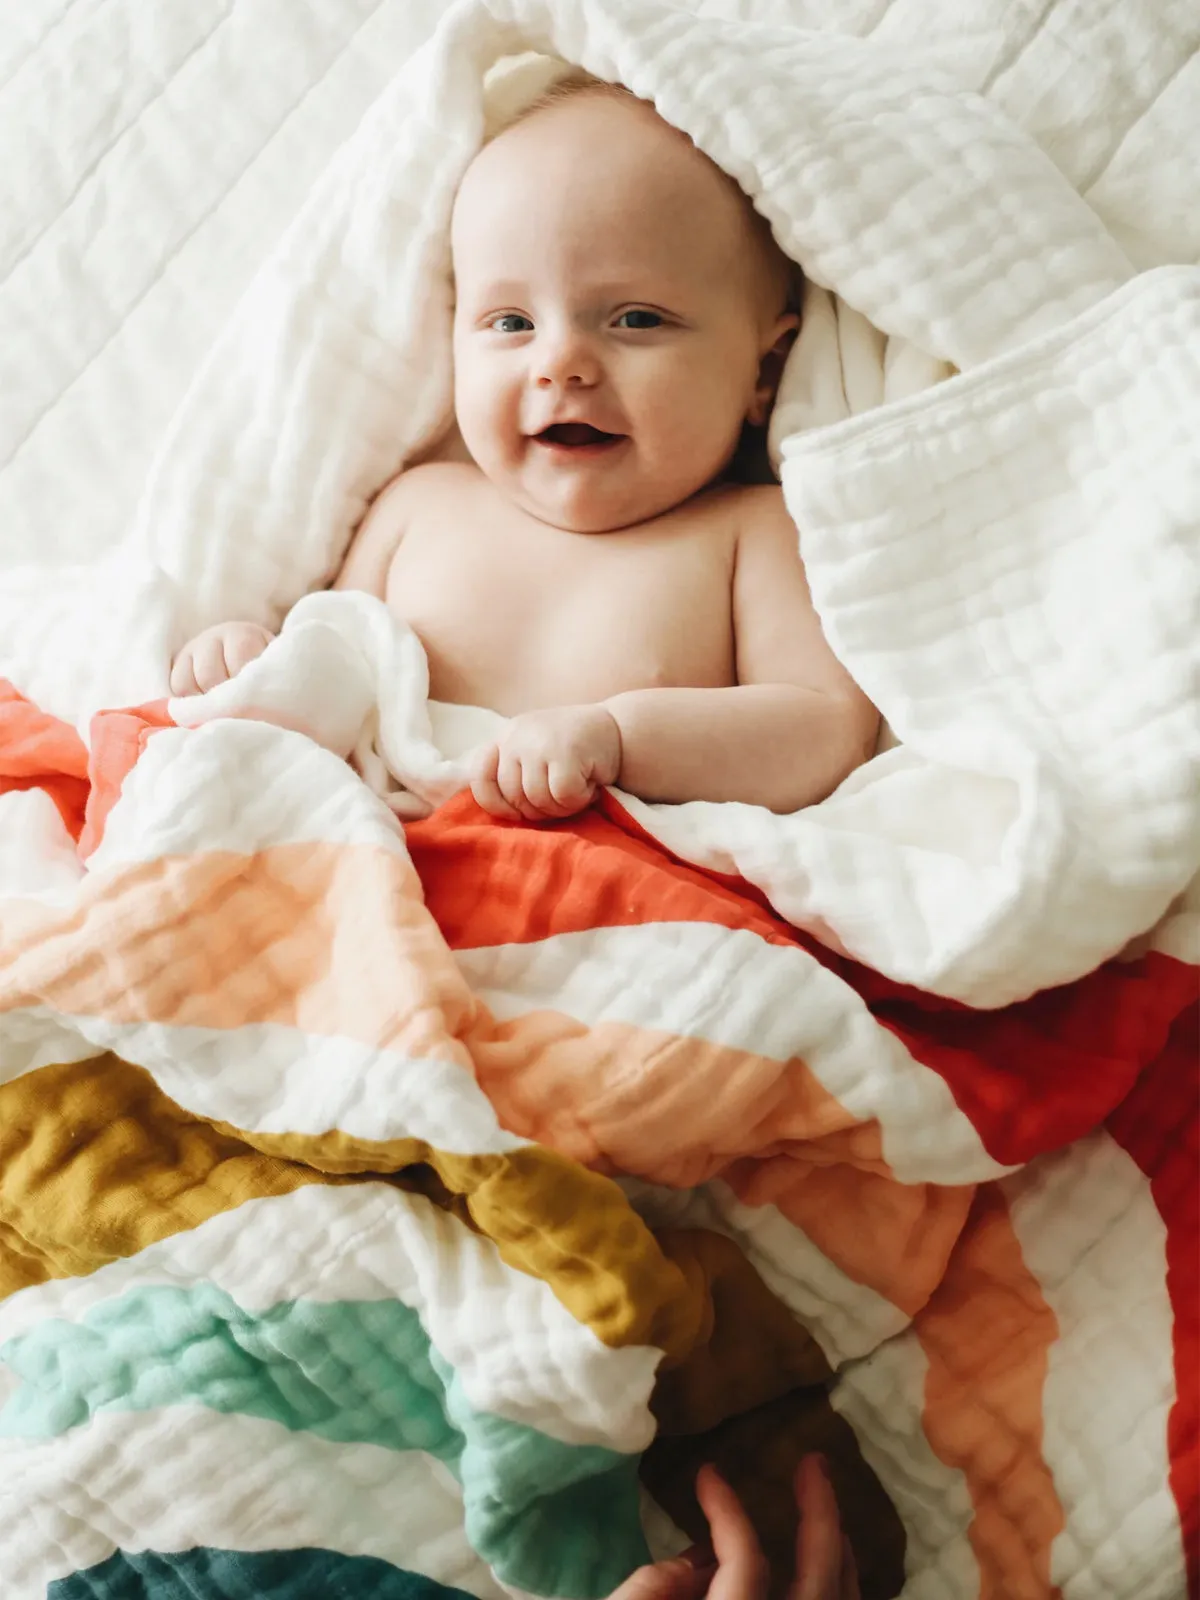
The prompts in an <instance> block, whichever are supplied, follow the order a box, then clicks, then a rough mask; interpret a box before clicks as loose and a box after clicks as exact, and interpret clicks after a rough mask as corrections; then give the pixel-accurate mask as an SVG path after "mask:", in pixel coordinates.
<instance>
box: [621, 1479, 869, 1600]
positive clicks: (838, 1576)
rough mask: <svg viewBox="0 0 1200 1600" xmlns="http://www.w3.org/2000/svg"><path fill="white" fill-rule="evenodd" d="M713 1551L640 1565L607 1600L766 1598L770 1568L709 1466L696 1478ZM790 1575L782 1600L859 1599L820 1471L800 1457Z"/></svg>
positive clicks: (844, 1542) (832, 1502)
mask: <svg viewBox="0 0 1200 1600" xmlns="http://www.w3.org/2000/svg"><path fill="white" fill-rule="evenodd" d="M696 1493H697V1495H698V1497H699V1500H700V1505H701V1508H702V1510H703V1511H704V1515H705V1516H706V1517H707V1518H708V1525H709V1530H710V1532H711V1534H712V1549H711V1551H706V1550H703V1549H701V1548H699V1547H698V1548H696V1549H694V1550H690V1551H688V1552H687V1554H686V1555H684V1556H679V1557H676V1559H675V1560H673V1561H659V1562H657V1563H656V1564H655V1565H654V1566H651V1567H640V1568H639V1569H638V1571H637V1572H635V1573H633V1574H632V1576H630V1577H629V1578H627V1579H626V1580H625V1582H624V1583H623V1584H622V1585H621V1587H620V1588H619V1589H617V1590H616V1591H615V1593H614V1594H613V1595H612V1596H611V1600H701V1597H702V1596H707V1597H708V1600H766V1596H767V1593H768V1590H769V1587H770V1578H771V1574H770V1569H769V1568H768V1566H767V1560H766V1557H765V1556H764V1555H763V1552H762V1547H761V1546H760V1544H759V1542H758V1539H757V1537H756V1536H755V1532H754V1528H753V1526H752V1524H751V1522H750V1519H749V1517H747V1515H746V1513H745V1511H744V1510H743V1508H742V1505H741V1502H740V1501H739V1500H738V1497H737V1496H736V1495H735V1494H734V1492H733V1490H732V1489H731V1488H730V1487H729V1485H728V1484H727V1483H726V1482H725V1480H724V1479H723V1478H722V1477H720V1475H719V1474H718V1473H717V1472H716V1470H715V1469H714V1468H713V1467H705V1468H704V1469H703V1471H702V1472H701V1473H700V1476H699V1478H698V1479H697V1480H696ZM796 1508H797V1510H798V1512H799V1516H800V1526H799V1529H798V1531H797V1535H796V1575H795V1577H794V1578H793V1580H792V1583H791V1585H790V1586H789V1588H788V1591H787V1600H859V1588H858V1575H857V1573H856V1571H855V1566H854V1557H853V1555H852V1553H851V1550H850V1545H849V1542H848V1541H847V1540H846V1538H845V1537H844V1536H843V1534H842V1528H841V1522H840V1520H839V1518H838V1509H837V1501H836V1499H835V1498H834V1493H833V1486H832V1484H831V1483H830V1482H829V1477H828V1475H827V1473H826V1471H825V1468H824V1465H823V1463H822V1462H821V1460H820V1458H819V1457H817V1456H806V1457H805V1458H804V1460H803V1461H802V1462H801V1463H800V1467H799V1470H798V1472H797V1473H796Z"/></svg>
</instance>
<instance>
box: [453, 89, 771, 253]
mask: <svg viewBox="0 0 1200 1600" xmlns="http://www.w3.org/2000/svg"><path fill="white" fill-rule="evenodd" d="M455 223H456V233H457V232H459V231H465V230H468V229H469V231H470V233H471V234H472V235H474V236H475V238H478V236H479V234H480V233H482V234H483V235H484V236H485V237H488V236H492V237H495V236H497V235H503V234H507V233H508V232H510V231H519V230H520V229H522V228H527V229H530V230H533V231H535V232H536V230H537V229H538V228H553V227H555V226H556V225H557V226H562V227H568V226H569V227H571V228H573V229H575V230H576V231H577V232H578V231H581V230H585V229H586V230H589V231H590V232H591V233H592V235H593V236H594V237H596V238H598V239H599V238H606V239H609V240H610V241H611V239H612V238H613V235H614V234H620V235H622V236H623V238H624V240H625V242H626V243H627V244H628V245H629V246H630V247H631V248H636V247H637V246H638V245H639V244H640V246H641V247H642V249H643V251H644V252H646V253H648V254H659V253H661V250H662V247H663V246H664V244H669V243H671V242H672V241H673V242H674V243H675V244H676V245H677V246H678V247H679V248H680V249H685V250H686V249H689V248H692V249H695V248H698V247H703V251H704V254H706V255H707V254H708V253H709V252H710V250H716V251H718V252H719V253H721V254H728V253H729V252H730V250H731V249H732V250H734V251H736V250H737V248H738V246H739V244H745V243H746V242H748V239H749V235H750V234H751V233H752V232H753V229H754V217H753V212H752V208H751V206H750V202H749V200H748V199H747V198H746V196H745V195H744V194H743V193H742V191H741V190H740V189H739V188H738V187H737V185H736V184H735V183H734V182H733V180H732V179H731V178H729V177H728V176H727V175H726V174H725V173H724V172H722V171H721V170H720V168H718V167H716V166H715V165H714V163H713V162H711V161H710V160H709V159H708V157H707V156H705V155H703V154H702V153H701V152H700V151H699V150H698V149H697V148H696V146H695V145H694V144H693V143H692V142H691V140H690V139H689V138H688V137H687V136H686V134H683V133H681V132H680V131H679V130H678V129H677V128H674V127H672V126H671V125H670V124H669V123H667V122H666V121H664V120H663V118H662V117H660V116H659V115H658V113H657V112H656V111H655V109H654V107H653V106H650V105H648V104H647V103H646V102H644V101H641V100H637V99H635V98H634V96H633V95H631V94H629V93H627V92H625V91H621V90H617V89H612V88H608V87H607V86H606V87H605V88H604V89H603V90H600V91H597V90H580V91H577V92H575V93H573V94H571V95H569V96H568V97H565V98H562V99H557V100H551V101H550V102H549V103H548V104H546V105H544V106H541V107H535V109H533V110H532V111H531V112H529V113H527V114H525V115H523V116H522V117H520V118H519V119H518V120H517V121H516V122H515V123H514V124H512V125H510V126H509V127H508V128H506V129H505V130H503V131H502V132H501V133H500V134H498V135H497V136H496V138H495V139H493V140H492V141H491V142H490V143H489V144H487V145H485V146H484V148H483V149H482V150H481V151H480V153H479V154H478V155H477V156H476V158H475V160H474V161H473V162H472V163H471V165H470V167H469V168H468V170H467V173H466V174H465V176H464V178H463V181H462V184H461V186H460V189H459V193H458V197H457V199H456V204H455Z"/></svg>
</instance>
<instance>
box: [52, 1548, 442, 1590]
mask: <svg viewBox="0 0 1200 1600" xmlns="http://www.w3.org/2000/svg"><path fill="white" fill-rule="evenodd" d="M46 1600H470V1597H469V1596H467V1595H464V1594H463V1591H462V1590H461V1589H450V1588H447V1587H446V1585H445V1584H441V1583H435V1582H434V1581H433V1579H432V1578H425V1577H422V1576H421V1574H420V1573H417V1572H404V1571H403V1570H402V1569H401V1568H400V1567H393V1566H392V1565H391V1563H390V1562H387V1561H378V1560H376V1558H375V1557H374V1556H343V1555H338V1554H337V1552H336V1551H333V1550H264V1551H261V1552H259V1553H258V1554H256V1555H247V1554H244V1553H243V1552H242V1551H240V1550H182V1551H180V1552H179V1553H178V1554H177V1555H159V1554H158V1552H157V1551H154V1550H138V1551H133V1552H130V1551H126V1550H118V1551H117V1552H116V1554H115V1555H112V1556H109V1558H108V1560H107V1561H102V1562H101V1563H100V1564H99V1566H95V1567H88V1568H87V1570H86V1571H85V1572H73V1573H72V1574H71V1576H70V1577H69V1578H56V1579H55V1581H54V1582H53V1583H52V1584H50V1586H49V1587H48V1588H47V1590H46Z"/></svg>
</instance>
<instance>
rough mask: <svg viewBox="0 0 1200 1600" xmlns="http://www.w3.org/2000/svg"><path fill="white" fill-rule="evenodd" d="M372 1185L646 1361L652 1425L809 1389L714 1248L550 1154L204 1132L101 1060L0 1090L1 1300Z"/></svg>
mask: <svg viewBox="0 0 1200 1600" xmlns="http://www.w3.org/2000/svg"><path fill="white" fill-rule="evenodd" d="M380 1177H384V1178H386V1179H388V1180H389V1181H391V1182H394V1183H397V1184H399V1185H402V1186H403V1187H405V1188H414V1187H416V1188H420V1189H421V1190H422V1191H423V1192H424V1193H426V1194H427V1195H428V1196H429V1197H430V1198H431V1199H433V1200H434V1201H435V1202H437V1203H439V1204H441V1205H443V1206H445V1207H446V1208H447V1209H451V1210H454V1211H456V1212H457V1213H458V1214H459V1215H460V1216H461V1217H462V1218H463V1219H464V1220H465V1221H467V1222H468V1223H469V1225H471V1226H473V1227H474V1228H476V1229H477V1230H478V1231H479V1232H480V1233H481V1234H483V1235H484V1236H486V1237H487V1238H489V1239H491V1240H492V1241H493V1242H494V1243H495V1245H496V1247H497V1249H498V1250H499V1252H500V1255H501V1257H502V1258H503V1260H504V1261H505V1262H506V1263H507V1264H508V1265H509V1266H510V1267H513V1268H514V1269H516V1270H518V1271H521V1272H525V1273H528V1274H529V1275H531V1276H534V1277H537V1278H540V1279H542V1280H543V1281H545V1282H546V1283H547V1284H548V1285H549V1287H550V1289H551V1291H552V1292H553V1293H554V1294H555V1295H556V1297H557V1298H558V1299H559V1301H560V1302H561V1303H562V1304H563V1305H564V1306H565V1307H566V1308H567V1310H569V1311H570V1312H571V1314H572V1315H573V1316H574V1317H575V1318H576V1319H577V1320H578V1321H579V1322H581V1323H584V1324H585V1325H586V1326H588V1327H589V1328H591V1330H592V1331H593V1332H594V1333H595V1334H596V1336H597V1337H598V1338H599V1339H600V1340H601V1341H602V1342H603V1343H605V1344H607V1345H609V1346H610V1347H613V1348H617V1347H623V1346H629V1345H651V1346H654V1347H656V1348H658V1349H660V1350H662V1351H663V1352H664V1353H665V1355H666V1358H667V1362H666V1365H667V1368H668V1369H671V1368H674V1369H676V1370H674V1371H672V1372H671V1373H670V1376H669V1378H666V1379H664V1387H663V1388H662V1389H661V1390H660V1399H659V1405H660V1408H661V1409H660V1414H663V1415H668V1414H669V1415H670V1416H671V1417H672V1418H673V1419H674V1421H675V1423H676V1424H677V1425H681V1426H684V1427H686V1428H688V1429H689V1430H692V1429H694V1428H695V1427H697V1426H699V1427H703V1426H707V1425H709V1424H710V1423H711V1421H712V1420H713V1418H714V1417H716V1416H723V1415H728V1414H729V1413H730V1412H731V1411H735V1410H738V1409H742V1408H744V1407H745V1406H747V1405H757V1404H759V1403H760V1402H761V1401H762V1400H765V1399H769V1398H771V1397H772V1396H773V1395H775V1394H778V1393H780V1392H782V1390H781V1386H782V1389H786V1388H790V1387H793V1386H794V1385H795V1384H797V1383H812V1382H820V1381H822V1380H823V1379H824V1377H825V1376H826V1373H827V1369H826V1367H825V1364H824V1360H823V1358H822V1357H821V1354H820V1351H819V1350H818V1348H817V1346H816V1344H815V1343H814V1342H813V1340H812V1339H811V1338H810V1337H809V1335H808V1334H807V1333H806V1332H805V1331H804V1330H803V1329H802V1328H801V1327H800V1326H799V1325H798V1324H797V1323H796V1322H795V1320H794V1319H793V1318H792V1317H791V1315H790V1313H788V1312H787V1311H786V1309H785V1308H784V1307H783V1306H782V1305H780V1304H779V1303H778V1302H777V1301H776V1300H775V1299H774V1297H773V1296H772V1295H771V1294H770V1293H769V1291H768V1290H767V1289H766V1288H765V1287H764V1286H763V1284H762V1283H761V1281H760V1280H759V1279H758V1277H757V1275H756V1274H755V1273H754V1271H753V1269H752V1268H751V1267H750V1265H749V1264H748V1263H747V1262H746V1261H745V1259H744V1258H743V1257H742V1255H741V1253H740V1252H739V1251H738V1250H737V1248H736V1246H734V1245H733V1244H732V1243H730V1241H728V1240H726V1239H723V1238H721V1237H719V1236H717V1235H714V1234H708V1233H704V1232H701V1231H695V1230H693V1231H680V1232H676V1233H673V1234H670V1235H667V1236H664V1238H663V1239H662V1240H659V1239H657V1238H656V1237H655V1235H654V1234H653V1233H652V1232H651V1231H650V1230H649V1228H648V1227H647V1226H646V1225H645V1224H644V1223H643V1222H642V1220H641V1218H640V1217H638V1215H637V1214H636V1212H634V1211H633V1209H632V1207H631V1206H630V1205H629V1203H628V1201H627V1200H626V1198H625V1196H624V1194H623V1193H622V1192H621V1190H620V1189H619V1188H618V1187H617V1185H616V1184H614V1183H612V1182H611V1181H610V1180H609V1179H607V1178H605V1177H603V1176H601V1175H600V1174H598V1173H594V1172H589V1171H588V1170H587V1169H586V1168H583V1167H581V1166H579V1165H578V1164H577V1163H575V1162H573V1161H570V1160H568V1159H567V1158H566V1157H564V1156H560V1155H558V1154H556V1153H555V1152H553V1151H550V1150H545V1149H543V1148H541V1147H539V1146H527V1147H524V1148H521V1149H518V1150H516V1151H513V1152H510V1153H509V1154H507V1155H488V1156H463V1155H455V1154H450V1153H448V1152H446V1151H442V1150H438V1149H435V1148H433V1147H432V1146H430V1145H428V1144H426V1143H425V1142H423V1141H420V1140H415V1139H411V1140H399V1141H393V1142H391V1143H388V1144H380V1143H373V1142H371V1141H368V1140H362V1139H357V1138H353V1137H351V1136H349V1135H347V1134H345V1133H342V1132H337V1131H335V1132H331V1133H327V1134H323V1135H317V1136H311V1135H299V1134H262V1133H257V1132H255V1133H248V1132H246V1131H244V1130H240V1129H237V1128H233V1127H230V1126H225V1125H216V1126H214V1125H213V1124H211V1123H209V1122H206V1121H204V1120H202V1119H200V1118H197V1117H196V1116H194V1115H192V1114H191V1113H190V1112H187V1111H185V1110H183V1109H182V1108H181V1107H180V1106H178V1105H177V1104H176V1103H175V1102H174V1101H173V1100H171V1099H170V1098H169V1097H168V1096H166V1095H165V1094H163V1092H162V1091H161V1089H159V1088H158V1086H157V1085H156V1083H155V1082H154V1080H153V1078H152V1077H151V1076H150V1074H149V1073H148V1072H146V1071H144V1070H143V1069H142V1068H140V1067H135V1066H132V1065H130V1064H129V1063H128V1062H125V1061H122V1060H120V1059H119V1058H118V1057H116V1056H113V1055H103V1056H98V1057H95V1058H93V1059H92V1060H90V1061H77V1062H71V1063H69V1064H66V1065H54V1066H47V1067H43V1068H41V1069H40V1070H38V1071H36V1072H33V1073H29V1074H26V1075H24V1076H22V1077H20V1078H17V1079H14V1080H13V1081H12V1082H10V1083H8V1084H4V1085H0V1296H3V1295H6V1294H11V1293H13V1292H14V1291H15V1290H17V1289H20V1288H23V1287H25V1286H27V1285H29V1284H32V1283H39V1282H44V1281H45V1280H46V1279H48V1278H59V1277H72V1276H79V1275H82V1274H86V1273H89V1272H93V1271H95V1270H96V1269H97V1268H98V1267H100V1266H103V1265H104V1264H106V1263H107V1262H109V1261H113V1260H117V1259H120V1258H124V1257H128V1256H131V1255H135V1254H136V1253H137V1252H138V1251H139V1250H141V1249H143V1248H144V1247H145V1246H146V1245H148V1244H151V1243H153V1242H154V1241H156V1240H158V1239H162V1238H166V1237H168V1236H169V1235H171V1234H173V1233H177V1232H181V1231H183V1230H185V1229H189V1228H194V1227H197V1226H199V1225H200V1224H201V1223H203V1222H205V1221H207V1220H208V1219H209V1218H210V1217H212V1216H215V1215H217V1214H218V1213H220V1212H223V1211H228V1210H231V1209H233V1208H234V1207H236V1206H239V1205H241V1204H242V1203H243V1202H244V1201H246V1200H249V1199H253V1198H259V1197H266V1196H272V1195H280V1194H286V1193H289V1192H291V1191H293V1190H294V1189H296V1188H297V1187H298V1186H299V1185H301V1184H305V1183H339V1182H354V1181H378V1179H379V1178H380Z"/></svg>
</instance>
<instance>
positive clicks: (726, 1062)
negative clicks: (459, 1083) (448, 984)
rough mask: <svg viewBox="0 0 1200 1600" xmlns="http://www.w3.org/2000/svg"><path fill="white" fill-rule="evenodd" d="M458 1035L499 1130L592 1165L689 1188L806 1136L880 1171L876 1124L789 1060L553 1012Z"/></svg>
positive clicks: (485, 1020) (480, 1018)
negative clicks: (862, 1120)
mask: <svg viewBox="0 0 1200 1600" xmlns="http://www.w3.org/2000/svg"><path fill="white" fill-rule="evenodd" d="M464 1039H465V1042H466V1044H467V1046H468V1048H469V1049H470V1053H471V1056H472V1059H473V1060H474V1062H475V1071H476V1076H477V1078H478V1080H479V1084H480V1087H481V1088H482V1089H483V1091H484V1093H485V1094H486V1095H487V1097H488V1099H489V1100H490V1101H491V1102H492V1104H493V1106H494V1107H495V1108H496V1114H497V1116H498V1117H499V1119H500V1122H501V1124H502V1126H503V1127H505V1128H507V1129H508V1130H509V1131H510V1132H512V1133H516V1134H518V1135H519V1136H521V1137H523V1138H527V1139H533V1140H536V1141H537V1142H538V1143H539V1144H545V1145H549V1146H551V1147H552V1148H553V1149H555V1150H561V1151H562V1152H563V1153H564V1154H566V1155H569V1156H572V1157H573V1158H574V1159H575V1160H576V1161H580V1162H582V1163H584V1164H585V1165H587V1166H592V1167H597V1168H599V1169H600V1170H601V1171H607V1172H614V1171H620V1172H627V1173H631V1174H636V1175H637V1176H639V1177H642V1178H647V1179H649V1180H651V1181H653V1182H655V1183H662V1184H667V1185H670V1186H671V1187H675V1188H691V1187H693V1186H694V1185H695V1184H698V1183H703V1182H704V1181H705V1180H706V1179H708V1178H711V1177H714V1176H715V1175H717V1174H719V1173H722V1172H724V1170H725V1169H726V1168H727V1167H728V1166H729V1164H730V1162H733V1161H736V1160H738V1159H739V1158H740V1157H742V1156H746V1155H749V1154H750V1153H751V1152H757V1151H761V1150H764V1149H771V1148H773V1147H777V1146H779V1145H788V1146H789V1147H794V1146H796V1145H797V1144H798V1143H799V1142H801V1141H812V1140H820V1141H822V1147H823V1148H824V1146H825V1143H826V1141H828V1142H829V1148H830V1149H831V1150H832V1152H833V1154H834V1157H835V1158H839V1159H844V1158H845V1157H846V1156H847V1155H849V1154H850V1153H853V1155H854V1157H855V1158H856V1159H857V1160H858V1161H860V1162H862V1163H863V1164H864V1165H866V1166H869V1167H872V1168H875V1169H882V1170H884V1171H886V1170H887V1169H886V1167H884V1166H883V1158H882V1154H881V1150H880V1138H879V1129H878V1127H877V1126H876V1125H875V1124H874V1123H872V1124H869V1125H866V1126H863V1125H860V1124H856V1123H855V1119H854V1117H853V1116H852V1115H851V1113H850V1112H848V1111H847V1110H846V1108H845V1107H844V1106H843V1105H842V1104H841V1103H840V1102H839V1101H838V1100H835V1099H834V1097H833V1096H832V1095H831V1094H830V1093H829V1091H828V1090H827V1089H825V1087H824V1086H823V1085H822V1084H821V1083H820V1081H819V1080H818V1079H817V1078H816V1077H815V1076H814V1075H813V1073H812V1072H811V1071H810V1069H809V1068H808V1066H807V1065H806V1064H805V1063H804V1062H803V1061H800V1060H792V1061H774V1060H771V1059H770V1058H769V1057H766V1056H759V1055H754V1054H752V1053H751V1052H750V1051H747V1050H735V1049H732V1048H729V1047H727V1046H724V1045H716V1044H711V1043H710V1042H709V1041H708V1040H705V1039H698V1038H682V1037H679V1036H677V1035H675V1034H672V1033H666V1032H662V1031H659V1030H658V1029H654V1028H640V1027H635V1026H633V1025H632V1024H629V1023H621V1022H600V1023H596V1024H591V1025H589V1024H586V1023H582V1022H578V1021H576V1020H575V1019H574V1018H572V1017H568V1016H563V1015H562V1014H560V1013H558V1012H552V1011H536V1012H528V1013H526V1014H525V1015H524V1016H520V1017H516V1018H513V1019H511V1020H509V1021H506V1022H502V1023H496V1022H494V1021H493V1020H492V1019H491V1018H490V1017H489V1016H487V1015H486V1013H484V1012H483V1011H482V1010H481V1011H480V1012H479V1014H478V1015H477V1018H476V1021H475V1023H474V1024H473V1026H472V1027H471V1028H470V1029H469V1030H468V1031H467V1033H466V1034H465V1035H464Z"/></svg>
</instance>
